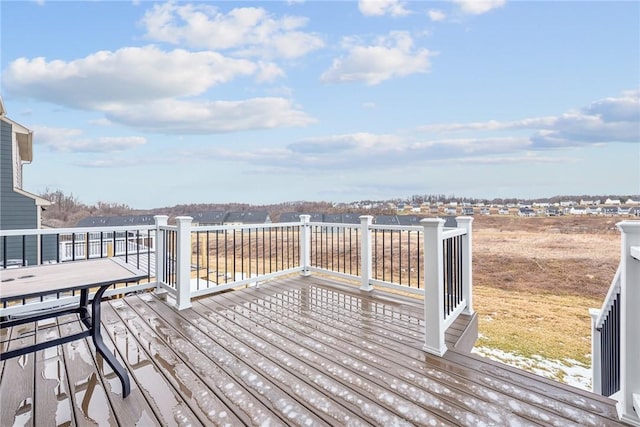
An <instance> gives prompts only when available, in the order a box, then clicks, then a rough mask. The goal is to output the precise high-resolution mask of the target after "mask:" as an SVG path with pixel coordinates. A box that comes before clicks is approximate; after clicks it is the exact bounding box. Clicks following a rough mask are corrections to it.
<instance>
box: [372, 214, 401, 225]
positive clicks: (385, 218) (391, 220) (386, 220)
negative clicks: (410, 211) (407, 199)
mask: <svg viewBox="0 0 640 427" xmlns="http://www.w3.org/2000/svg"><path fill="white" fill-rule="evenodd" d="M400 216H405V215H400ZM375 223H376V225H400V223H399V222H398V215H377V216H376V218H375Z"/></svg>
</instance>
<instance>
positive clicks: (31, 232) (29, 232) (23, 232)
mask: <svg viewBox="0 0 640 427" xmlns="http://www.w3.org/2000/svg"><path fill="white" fill-rule="evenodd" d="M155 228H156V226H155V225H121V226H114V227H73V228H29V229H18V230H2V231H0V237H5V236H7V237H9V236H39V235H49V234H72V233H100V232H112V231H131V230H145V231H146V230H155Z"/></svg>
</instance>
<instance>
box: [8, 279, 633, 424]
mask: <svg viewBox="0 0 640 427" xmlns="http://www.w3.org/2000/svg"><path fill="white" fill-rule="evenodd" d="M102 306H103V316H102V323H103V336H104V340H105V344H106V345H107V346H108V347H109V349H110V350H111V351H113V352H115V354H116V356H117V357H118V359H119V360H120V361H121V363H123V365H125V366H126V368H127V371H128V372H129V375H130V379H131V394H130V395H129V397H127V398H126V399H122V397H121V385H120V382H119V381H118V379H117V377H116V376H115V374H114V373H113V372H112V371H111V369H110V368H109V367H108V366H106V364H104V363H103V362H102V358H101V357H99V356H96V354H95V349H94V348H93V345H92V343H91V341H90V340H88V339H83V340H80V341H77V342H73V343H67V344H64V345H62V346H59V347H55V348H53V349H47V350H43V351H40V352H37V353H36V354H35V362H34V357H32V355H30V356H29V357H26V358H23V359H21V360H20V361H19V360H18V358H14V359H10V360H7V361H5V363H4V366H3V367H2V368H3V369H2V371H1V372H0V375H1V377H0V392H2V393H1V396H0V399H1V404H2V420H1V421H2V423H1V425H13V421H14V416H15V414H16V413H18V412H19V416H20V417H21V418H20V420H21V421H26V422H25V423H24V424H25V425H43V420H52V419H55V420H56V421H60V422H57V423H56V424H64V422H65V421H69V422H70V425H79V426H83V425H92V424H94V423H98V424H100V425H123V426H129V425H136V424H137V425H145V426H147V425H180V424H184V423H191V424H193V425H229V426H237V425H264V424H269V425H283V426H285V425H287V426H288V425H317V426H333V425H363V426H365V425H380V426H387V425H473V426H476V425H516V424H517V425H532V426H540V425H557V426H578V425H580V426H587V425H593V426H617V425H623V424H620V423H619V422H617V421H616V419H615V417H616V413H615V407H614V405H613V404H612V401H611V400H609V399H607V398H603V397H599V396H595V395H592V394H591V393H588V392H585V391H581V390H578V389H574V388H573V387H570V386H566V385H562V384H559V383H555V382H553V381H551V380H547V379H544V378H541V377H538V376H536V375H533V374H530V373H526V372H523V371H520V370H517V369H515V368H511V367H507V366H504V365H501V364H499V363H497V362H492V361H489V360H486V359H483V358H481V357H479V356H475V355H472V354H468V353H465V352H461V351H457V350H455V349H453V348H452V343H454V342H455V340H456V339H457V337H459V336H460V334H462V333H463V332H464V327H465V321H464V320H461V321H460V322H455V323H454V325H452V328H451V329H450V330H449V331H448V333H447V343H448V345H449V348H450V350H449V351H448V352H447V353H446V354H445V356H444V357H436V356H433V355H430V354H427V353H425V352H424V351H423V350H422V346H423V344H424V343H423V335H422V331H423V328H424V313H423V310H424V309H423V306H422V303H421V301H419V300H417V299H415V298H410V297H404V296H400V295H395V294H390V293H385V292H381V291H374V292H364V291H360V290H359V289H358V288H357V287H354V286H349V285H346V284H342V283H339V282H336V281H331V280H324V279H321V278H317V277H310V278H301V277H290V278H284V279H278V280H273V281H270V282H267V283H263V284H262V285H260V286H258V287H249V288H246V289H241V290H236V291H231V292H223V293H220V294H217V295H214V296H211V297H206V298H199V299H197V300H194V301H193V307H192V308H190V309H187V310H183V311H177V310H175V309H174V308H172V307H171V306H170V305H168V304H167V302H166V301H163V300H161V299H160V298H158V297H156V296H155V295H153V294H151V293H143V294H139V295H132V296H128V297H126V298H121V299H114V300H110V301H107V302H104V303H103V304H102ZM76 326H77V327H79V326H78V325H75V326H74V323H73V322H71V323H68V324H64V325H63V326H60V327H59V332H60V333H68V332H69V331H72V330H73V329H74V328H75V327H76ZM25 327H26V325H23V326H20V327H15V328H14V329H13V330H12V331H11V333H12V334H18V333H19V332H20V333H22V332H24V331H25V329H24V328H25ZM18 329H20V330H18ZM56 333H57V332H56V329H53V330H50V331H48V332H42V333H39V335H38V336H37V338H38V339H47V335H48V334H49V335H51V334H54V335H55V334H56ZM26 339H27V340H29V339H33V338H29V337H27V338H26ZM96 362H97V365H96ZM34 363H35V364H34ZM16 384H18V385H17V386H16ZM34 384H35V387H34ZM31 403H33V405H31ZM7 409H8V410H7ZM44 424H46V422H45V423H44Z"/></svg>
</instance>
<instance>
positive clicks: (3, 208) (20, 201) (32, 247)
mask: <svg viewBox="0 0 640 427" xmlns="http://www.w3.org/2000/svg"><path fill="white" fill-rule="evenodd" d="M32 160H33V132H32V131H31V130H29V129H27V128H26V127H24V126H22V125H21V124H19V123H17V122H15V121H13V120H11V119H10V118H8V117H7V116H6V110H5V108H4V103H3V102H2V97H0V229H2V230H16V229H34V228H42V211H43V210H44V209H45V208H46V207H47V206H49V205H51V202H50V201H48V200H45V199H43V198H42V197H39V196H36V195H35V194H31V193H29V192H28V191H25V190H24V189H23V179H22V167H23V166H24V165H25V164H28V163H31V161H32ZM43 240H46V239H43ZM24 246H25V247H24V252H25V255H26V263H27V264H36V263H37V260H38V259H45V258H46V257H43V256H42V255H45V254H43V253H41V251H42V252H43V251H45V246H50V245H48V244H46V242H44V241H43V244H42V247H41V246H39V245H38V244H37V242H36V237H35V236H31V237H27V238H26V241H25V245H24ZM5 250H6V253H4V251H5ZM53 250H55V248H53ZM0 254H2V258H4V259H7V260H8V262H10V261H11V260H19V262H20V263H22V258H23V244H22V242H21V241H18V239H11V238H9V239H7V240H6V243H3V244H2V245H0Z"/></svg>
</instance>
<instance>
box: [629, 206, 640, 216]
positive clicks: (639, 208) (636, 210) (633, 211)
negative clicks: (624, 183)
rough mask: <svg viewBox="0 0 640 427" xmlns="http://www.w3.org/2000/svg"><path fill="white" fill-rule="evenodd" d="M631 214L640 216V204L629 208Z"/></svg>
mask: <svg viewBox="0 0 640 427" xmlns="http://www.w3.org/2000/svg"><path fill="white" fill-rule="evenodd" d="M629 215H631V216H640V206H635V207H633V208H631V209H629Z"/></svg>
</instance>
